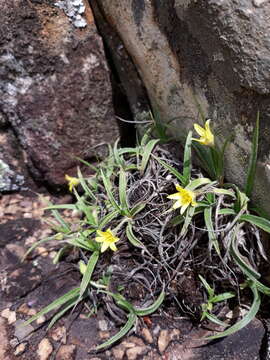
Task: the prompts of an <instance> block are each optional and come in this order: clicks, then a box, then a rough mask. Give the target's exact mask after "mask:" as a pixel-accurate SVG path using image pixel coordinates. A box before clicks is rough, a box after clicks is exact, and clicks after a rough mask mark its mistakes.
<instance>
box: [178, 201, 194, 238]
mask: <svg viewBox="0 0 270 360" xmlns="http://www.w3.org/2000/svg"><path fill="white" fill-rule="evenodd" d="M194 213H195V207H193V206H190V207H189V208H188V209H187V211H186V214H185V221H184V225H183V227H182V229H181V233H180V236H184V235H185V234H186V232H187V230H188V227H189V225H190V223H191V221H192V218H193V215H194Z"/></svg>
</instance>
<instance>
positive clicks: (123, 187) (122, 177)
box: [119, 168, 130, 216]
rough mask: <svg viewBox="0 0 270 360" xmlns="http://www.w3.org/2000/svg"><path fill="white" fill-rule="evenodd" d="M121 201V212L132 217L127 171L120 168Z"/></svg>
mask: <svg viewBox="0 0 270 360" xmlns="http://www.w3.org/2000/svg"><path fill="white" fill-rule="evenodd" d="M119 200H120V206H121V210H122V211H123V212H124V213H125V214H126V215H127V216H130V212H129V206H128V202H127V178H126V173H125V171H124V170H123V169H122V168H120V172H119Z"/></svg>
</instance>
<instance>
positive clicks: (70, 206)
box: [43, 204, 77, 210]
mask: <svg viewBox="0 0 270 360" xmlns="http://www.w3.org/2000/svg"><path fill="white" fill-rule="evenodd" d="M64 209H67V210H77V206H76V205H75V204H63V205H51V206H46V207H45V208H44V209H43V210H64Z"/></svg>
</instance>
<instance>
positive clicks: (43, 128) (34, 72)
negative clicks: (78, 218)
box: [0, 0, 119, 185]
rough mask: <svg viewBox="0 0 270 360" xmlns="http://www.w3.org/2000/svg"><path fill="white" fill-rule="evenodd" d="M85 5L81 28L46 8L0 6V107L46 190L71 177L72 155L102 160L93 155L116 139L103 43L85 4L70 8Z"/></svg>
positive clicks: (46, 5)
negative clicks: (43, 182) (66, 176)
mask: <svg viewBox="0 0 270 360" xmlns="http://www.w3.org/2000/svg"><path fill="white" fill-rule="evenodd" d="M82 6H85V12H84V18H80V19H79V18H78V17H76V16H77V15H80V14H77V13H76V14H75V15H74V16H75V18H76V21H77V20H78V21H80V22H82V19H83V21H87V24H88V26H87V27H86V28H82V29H76V28H75V27H74V26H73V25H72V23H71V22H70V21H69V18H68V17H67V16H66V14H65V13H64V11H63V10H62V9H59V8H57V7H55V6H54V5H53V4H50V2H47V1H46V2H42V5H41V4H39V3H36V2H35V3H32V6H30V2H29V1H24V0H16V1H13V2H12V3H3V5H2V6H1V25H0V42H1V51H0V108H1V111H2V113H3V115H4V116H5V118H7V120H8V122H9V123H10V124H11V125H12V127H13V129H14V131H15V133H16V136H17V138H18V140H19V142H20V144H21V146H22V147H23V148H24V150H25V153H26V159H27V162H28V166H29V168H30V170H31V172H32V174H33V175H34V177H35V178H36V179H39V180H42V181H43V180H45V181H46V182H48V183H50V184H51V185H54V184H63V183H65V179H64V175H65V174H66V173H69V174H74V173H76V166H77V164H78V162H77V161H76V160H75V158H74V157H75V156H77V157H80V158H84V159H91V158H92V157H94V156H95V155H96V153H97V154H98V155H102V151H101V150H100V149H99V148H97V149H95V150H93V148H94V147H96V145H98V144H100V143H105V144H106V143H110V142H113V141H114V140H115V139H116V138H117V137H118V136H119V132H118V126H117V123H116V121H115V119H114V111H113V105H112V91H111V84H110V74H109V70H108V67H107V63H106V60H105V56H104V50H103V44H102V41H101V38H100V37H99V35H98V33H97V30H96V27H95V24H94V20H93V15H92V13H91V10H90V7H89V5H87V2H86V1H81V2H80V4H79V6H77V5H76V6H75V5H74V7H77V8H78V11H81V10H80V9H82ZM80 16H81V15H80ZM75 18H74V19H75ZM103 149H104V148H103Z"/></svg>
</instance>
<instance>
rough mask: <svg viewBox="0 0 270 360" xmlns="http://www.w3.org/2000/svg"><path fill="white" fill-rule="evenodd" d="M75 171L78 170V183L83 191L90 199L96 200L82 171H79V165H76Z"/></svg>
mask: <svg viewBox="0 0 270 360" xmlns="http://www.w3.org/2000/svg"><path fill="white" fill-rule="evenodd" d="M77 172H78V177H79V180H80V184H81V186H82V188H83V190H84V192H85V193H86V194H87V195H88V196H89V197H90V198H91V199H94V200H96V196H95V194H94V193H93V191H92V190H91V189H90V188H89V186H88V185H87V183H86V181H85V179H84V177H83V176H82V173H81V170H80V168H79V167H78V169H77Z"/></svg>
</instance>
